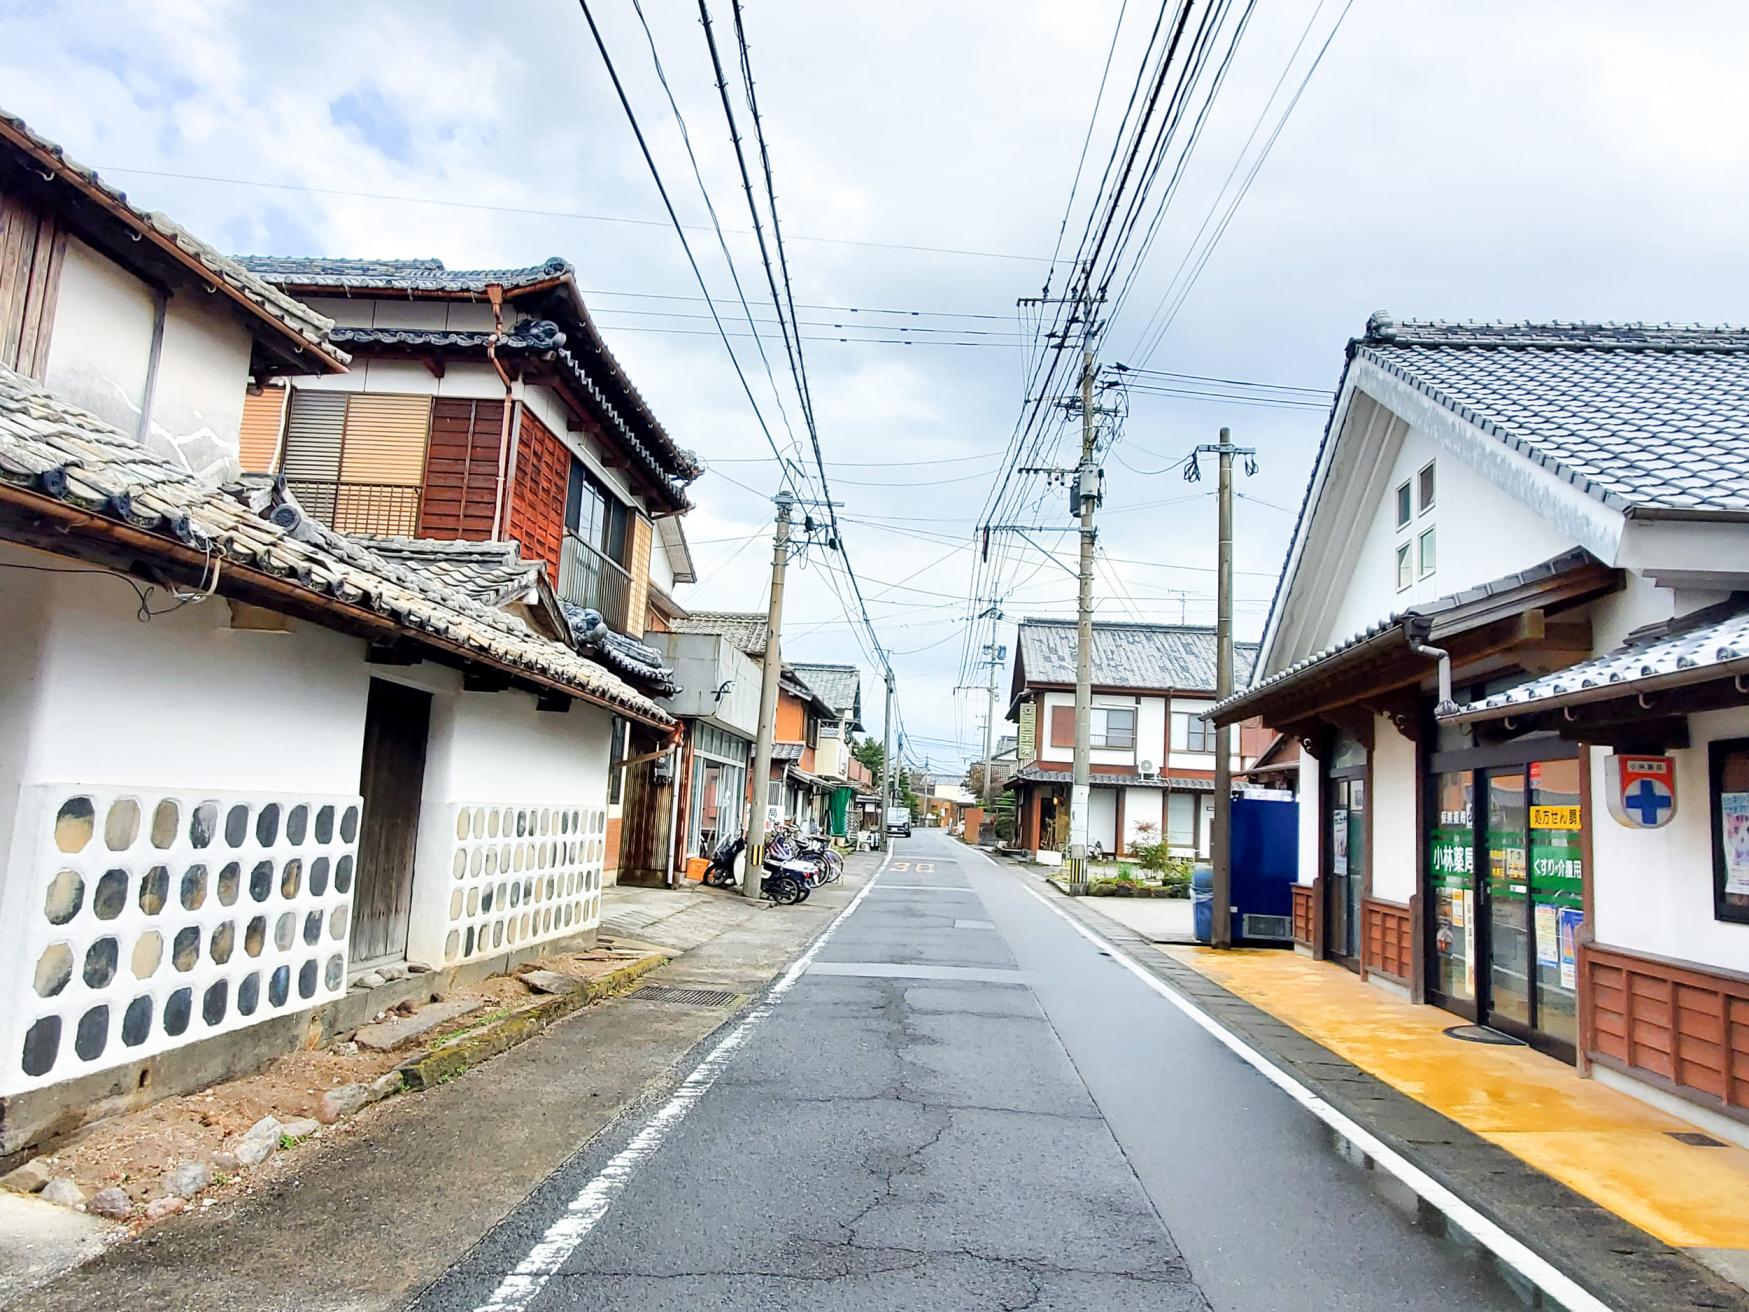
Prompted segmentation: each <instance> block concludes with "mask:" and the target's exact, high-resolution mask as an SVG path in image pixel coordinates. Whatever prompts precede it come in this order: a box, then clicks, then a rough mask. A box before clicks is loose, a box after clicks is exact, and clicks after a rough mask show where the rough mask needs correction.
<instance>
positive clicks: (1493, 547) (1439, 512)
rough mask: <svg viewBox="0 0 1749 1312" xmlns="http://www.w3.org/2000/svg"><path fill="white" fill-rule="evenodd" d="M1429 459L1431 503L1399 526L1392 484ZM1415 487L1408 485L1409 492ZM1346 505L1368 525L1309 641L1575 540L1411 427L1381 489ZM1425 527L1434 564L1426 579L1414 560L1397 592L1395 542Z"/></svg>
mask: <svg viewBox="0 0 1749 1312" xmlns="http://www.w3.org/2000/svg"><path fill="white" fill-rule="evenodd" d="M1429 461H1433V462H1434V463H1435V468H1436V471H1437V472H1436V481H1437V489H1436V495H1435V498H1434V506H1433V508H1432V509H1430V510H1428V511H1427V512H1426V513H1421V512H1419V511H1417V512H1416V513H1415V514H1414V515H1413V516H1412V517H1411V519H1410V521H1409V524H1408V527H1406V528H1402V529H1399V528H1398V527H1397V526H1396V490H1397V486H1398V485H1399V484H1401V483H1403V482H1409V483H1411V484H1413V482H1414V480H1415V478H1416V476H1417V475H1418V474H1419V472H1420V471H1421V469H1422V467H1423V466H1425V465H1426V464H1427V463H1428V462H1429ZM1415 495H1416V492H1415V489H1414V488H1413V487H1412V488H1411V497H1414V496H1415ZM1352 513H1354V514H1357V515H1359V516H1362V517H1364V518H1365V519H1366V520H1367V521H1368V524H1369V526H1368V528H1367V531H1366V536H1365V537H1364V538H1363V539H1362V541H1361V545H1360V549H1359V552H1358V554H1357V555H1356V557H1355V562H1354V568H1353V572H1352V573H1351V574H1350V576H1349V580H1348V586H1347V588H1346V589H1345V590H1344V591H1343V595H1342V599H1341V601H1340V602H1339V603H1338V604H1337V606H1336V608H1335V611H1334V615H1333V618H1332V620H1331V622H1330V624H1329V626H1328V627H1327V628H1326V630H1325V631H1324V632H1323V633H1322V634H1321V635H1320V636H1319V638H1318V640H1317V641H1316V642H1315V643H1314V644H1313V645H1314V647H1315V648H1321V647H1323V646H1326V645H1328V644H1330V643H1332V642H1337V641H1340V640H1342V639H1343V638H1347V637H1349V636H1351V635H1353V634H1355V633H1358V632H1360V631H1361V630H1363V629H1365V628H1367V627H1368V626H1369V625H1371V624H1373V623H1375V622H1376V621H1378V620H1381V619H1383V618H1384V617H1385V616H1386V615H1389V614H1390V613H1391V612H1392V611H1397V610H1402V609H1404V608H1405V607H1407V606H1412V605H1414V604H1416V603H1418V602H1425V601H1432V600H1433V599H1434V598H1436V597H1442V596H1445V595H1446V594H1448V593H1452V592H1456V591H1458V590H1460V589H1462V588H1467V587H1471V586H1473V585H1475V584H1478V583H1485V582H1488V581H1489V580H1491V579H1497V578H1499V577H1501V576H1502V575H1505V574H1509V573H1511V572H1512V571H1514V570H1519V569H1524V568H1525V567H1527V566H1529V565H1534V564H1537V563H1538V562H1540V561H1544V560H1547V559H1549V558H1550V557H1551V556H1555V555H1558V554H1559V553H1560V552H1563V551H1565V550H1567V549H1568V548H1569V547H1572V546H1575V545H1577V542H1576V539H1574V538H1573V537H1572V536H1571V535H1570V534H1568V533H1565V532H1563V531H1562V530H1561V529H1559V528H1557V527H1556V526H1555V525H1553V524H1551V523H1549V522H1548V521H1547V520H1545V519H1542V518H1540V517H1539V516H1538V515H1537V514H1536V513H1535V512H1533V511H1532V510H1531V509H1530V508H1529V507H1528V506H1526V505H1525V504H1524V503H1523V502H1521V501H1519V500H1517V499H1516V498H1515V497H1513V496H1512V495H1511V494H1510V493H1509V492H1507V491H1505V490H1503V489H1502V488H1501V487H1499V486H1498V485H1496V484H1495V483H1493V482H1491V481H1489V480H1488V479H1487V478H1485V477H1484V476H1483V475H1482V474H1481V473H1480V472H1478V471H1477V470H1476V469H1475V468H1473V467H1472V466H1471V465H1470V464H1469V463H1468V462H1467V461H1465V460H1463V459H1461V458H1460V457H1459V456H1458V455H1456V454H1455V453H1453V452H1451V451H1449V450H1447V449H1446V448H1445V447H1444V446H1442V445H1441V444H1440V443H1438V442H1436V441H1434V440H1433V438H1431V437H1430V436H1428V435H1427V434H1426V433H1425V432H1422V431H1419V430H1418V429H1416V428H1413V427H1412V428H1410V430H1409V432H1408V434H1407V435H1406V436H1405V437H1404V439H1403V442H1402V445H1401V446H1400V447H1399V448H1398V450H1397V453H1396V457H1395V459H1394V460H1393V461H1392V463H1391V472H1390V475H1389V477H1388V478H1387V479H1386V480H1385V482H1384V486H1383V493H1382V495H1380V496H1379V497H1377V498H1376V499H1374V500H1373V502H1372V503H1371V504H1370V505H1366V506H1357V507H1353V508H1352ZM1428 528H1437V535H1436V538H1437V547H1438V550H1437V553H1436V556H1437V568H1436V569H1435V570H1434V572H1433V573H1432V574H1431V575H1430V576H1428V577H1427V578H1425V579H1423V578H1421V577H1419V574H1420V571H1419V568H1417V569H1416V571H1415V572H1416V575H1417V577H1416V579H1415V581H1414V582H1413V583H1412V584H1410V586H1409V587H1408V588H1407V589H1405V590H1403V591H1401V592H1399V591H1398V590H1397V558H1396V551H1397V548H1398V547H1399V546H1400V545H1402V544H1403V543H1409V544H1410V545H1411V553H1410V554H1411V555H1412V556H1413V555H1414V554H1415V550H1416V546H1415V544H1416V543H1417V540H1418V539H1419V537H1420V535H1421V533H1422V532H1423V531H1424V530H1426V529H1428Z"/></svg>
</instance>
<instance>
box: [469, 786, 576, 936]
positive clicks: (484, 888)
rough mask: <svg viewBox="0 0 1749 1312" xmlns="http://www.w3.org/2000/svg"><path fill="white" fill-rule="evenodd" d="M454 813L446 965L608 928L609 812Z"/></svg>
mask: <svg viewBox="0 0 1749 1312" xmlns="http://www.w3.org/2000/svg"><path fill="white" fill-rule="evenodd" d="M450 811H451V815H452V819H453V828H452V830H451V832H453V833H454V834H455V851H454V853H453V855H452V856H451V859H450V874H451V875H452V879H451V883H450V888H449V890H448V897H447V908H446V910H447V918H446V920H445V922H444V923H445V924H446V925H447V929H446V930H445V932H444V942H443V964H445V965H450V964H452V963H454V962H458V961H468V960H472V959H474V958H477V957H484V956H490V955H491V954H493V953H495V952H502V951H504V950H505V949H506V948H511V947H517V946H525V945H527V944H530V943H537V942H540V941H542V940H545V939H556V938H563V937H566V936H568V935H571V934H577V933H580V932H582V931H583V930H586V929H589V928H591V927H593V926H596V925H599V924H600V923H601V871H602V862H603V858H604V857H605V855H606V847H607V812H606V811H605V810H603V809H601V808H599V807H566V806H522V805H516V804H507V803H503V802H478V803H471V802H462V803H456V804H453V805H452V806H451V808H450Z"/></svg>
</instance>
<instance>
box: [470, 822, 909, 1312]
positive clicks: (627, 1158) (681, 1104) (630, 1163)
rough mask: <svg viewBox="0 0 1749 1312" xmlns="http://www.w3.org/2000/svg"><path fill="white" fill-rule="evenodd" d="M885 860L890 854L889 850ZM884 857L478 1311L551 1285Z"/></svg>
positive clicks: (520, 1302) (502, 1310)
mask: <svg viewBox="0 0 1749 1312" xmlns="http://www.w3.org/2000/svg"><path fill="white" fill-rule="evenodd" d="M887 860H891V857H890V855H889V857H888V858H887ZM887 860H883V861H882V862H881V864H880V866H879V868H877V869H876V870H875V872H874V874H872V875H870V876H869V881H868V883H866V884H864V885H863V886H862V887H861V888H860V889H858V890H857V892H856V896H855V897H853V898H851V899H850V905H849V906H847V907H845V908H844V910H842V911H840V912H839V913H838V915H837V916H836V918H834V919H833V921H832V923H831V924H829V925H827V926H826V928H825V929H824V930H822V931H821V932H820V936H819V937H818V938H816V939H815V940H814V941H813V942H812V943H810V944H809V945H808V948H807V950H806V951H805V952H803V953H802V955H801V956H799V957H797V958H796V959H795V961H794V962H793V963H791V965H790V968H789V969H788V970H786V971H785V972H784V973H783V977H782V978H781V979H779V980H778V981H777V983H775V984H773V985H772V986H771V989H770V990H769V991H768V992H767V993H766V995H765V996H764V997H763V998H761V999H760V1001H759V1003H758V1005H757V1006H755V1007H754V1008H753V1010H752V1011H750V1012H748V1013H747V1015H746V1016H745V1017H743V1018H742V1020H741V1022H740V1023H739V1024H738V1025H736V1026H735V1028H734V1029H732V1030H730V1031H729V1033H728V1034H727V1035H726V1036H725V1037H724V1038H723V1039H722V1040H721V1041H720V1042H719V1043H718V1044H717V1046H716V1047H714V1048H712V1049H711V1050H710V1052H709V1053H708V1054H707V1055H706V1056H705V1059H704V1060H703V1061H701V1062H699V1064H698V1065H697V1066H695V1067H693V1069H692V1072H691V1074H689V1075H688V1076H687V1077H686V1078H685V1079H684V1080H682V1081H681V1082H680V1087H679V1088H678V1089H676V1090H675V1091H674V1093H673V1095H672V1096H671V1097H670V1098H669V1099H668V1101H667V1102H665V1103H663V1104H662V1106H661V1107H659V1108H657V1109H656V1111H655V1113H654V1114H653V1115H652V1116H651V1117H650V1119H649V1120H647V1121H645V1122H644V1124H643V1126H642V1128H640V1129H639V1130H638V1132H637V1133H636V1134H635V1135H633V1136H632V1139H631V1142H630V1143H628V1144H627V1145H626V1146H625V1147H624V1148H622V1149H620V1151H619V1152H617V1153H615V1154H614V1156H613V1158H612V1159H611V1160H610V1161H609V1162H608V1163H607V1165H606V1166H604V1167H602V1168H601V1171H600V1173H599V1174H597V1175H596V1176H595V1178H594V1179H592V1180H590V1181H589V1183H587V1184H585V1185H584V1186H583V1187H582V1188H581V1189H580V1190H578V1191H577V1195H576V1197H574V1198H572V1199H571V1201H570V1202H569V1203H568V1204H566V1207H565V1214H564V1215H563V1216H561V1217H560V1218H559V1219H558V1220H557V1221H554V1222H553V1223H552V1225H550V1226H548V1227H547V1231H546V1233H545V1234H544V1235H542V1236H541V1238H540V1242H539V1243H537V1244H535V1246H534V1247H533V1248H531V1249H529V1250H528V1256H527V1257H525V1258H523V1259H522V1261H521V1262H519V1263H517V1265H516V1269H515V1270H514V1271H512V1272H510V1273H509V1274H508V1275H506V1276H505V1277H504V1278H503V1279H502V1280H501V1281H499V1282H498V1287H497V1288H496V1289H494V1290H493V1291H492V1296H491V1297H490V1298H488V1299H487V1300H486V1301H485V1302H484V1303H481V1304H479V1305H478V1306H477V1307H476V1308H475V1310H474V1312H523V1310H524V1309H525V1308H527V1307H528V1305H529V1303H531V1302H532V1301H533V1300H534V1298H535V1297H536V1295H538V1294H539V1293H540V1291H541V1290H542V1289H544V1288H546V1284H547V1282H548V1281H549V1280H551V1279H552V1278H553V1277H554V1276H555V1275H557V1274H558V1273H559V1270H560V1269H561V1268H562V1267H563V1266H564V1265H565V1263H566V1262H567V1261H569V1260H570V1257H571V1254H572V1253H574V1252H576V1251H577V1247H578V1245H579V1244H581V1243H582V1242H583V1240H584V1238H585V1237H586V1236H587V1235H588V1234H589V1232H590V1231H591V1230H593V1229H594V1228H595V1227H596V1225H597V1223H599V1222H600V1220H601V1218H602V1217H604V1216H606V1215H607V1211H608V1209H609V1208H610V1207H612V1206H613V1203H614V1200H615V1199H616V1198H618V1197H619V1195H620V1194H621V1193H623V1192H624V1191H625V1187H626V1186H627V1185H628V1184H630V1183H631V1180H632V1177H633V1176H634V1175H636V1174H637V1173H638V1168H639V1167H641V1166H642V1165H643V1164H644V1163H645V1162H647V1161H648V1160H649V1159H650V1158H651V1157H654V1156H655V1155H656V1153H657V1152H659V1151H660V1150H661V1148H662V1144H663V1143H664V1141H666V1140H667V1138H668V1136H669V1135H670V1134H672V1133H673V1131H674V1127H675V1126H677V1125H679V1124H680V1123H681V1122H682V1121H683V1120H685V1119H686V1115H687V1113H688V1112H690V1111H691V1110H692V1109H693V1107H694V1106H696V1105H697V1103H698V1100H699V1099H700V1098H702V1097H704V1095H705V1094H706V1093H707V1092H708V1091H709V1090H710V1087H711V1086H712V1085H713V1084H715V1083H716V1082H717V1078H718V1076H720V1075H721V1074H722V1073H723V1068H724V1067H725V1066H726V1065H728V1062H729V1059H730V1058H731V1057H733V1056H734V1055H735V1053H736V1052H737V1051H739V1049H740V1048H741V1047H742V1046H743V1045H744V1044H745V1043H746V1042H747V1040H748V1038H750V1037H751V1036H752V1033H753V1031H754V1030H755V1029H757V1028H758V1027H759V1026H760V1024H762V1023H763V1022H764V1021H765V1019H766V1018H767V1017H768V1016H770V1015H771V1013H772V1011H773V1009H775V1008H776V1006H777V1004H778V1003H779V1002H780V1001H782V1000H783V995H784V994H786V993H788V992H789V990H790V989H791V988H792V987H793V986H794V984H795V982H796V981H797V980H798V979H800V978H801V977H802V976H803V975H804V974H806V973H807V970H808V967H809V966H811V965H812V964H813V962H814V958H815V957H816V956H818V955H819V953H820V950H821V949H822V948H824V947H825V946H826V943H827V941H828V940H829V939H831V937H832V935H833V934H835V933H837V932H838V927H839V926H840V925H842V924H843V923H844V922H845V921H846V920H848V919H849V918H850V915H851V913H852V912H854V911H855V910H856V909H857V907H859V906H861V905H862V900H863V898H865V897H867V896H868V895H869V891H870V890H871V889H873V888H874V886H875V882H876V881H877V880H878V879H879V878H880V877H881V875H882V874H883V873H884V872H885V870H886V868H887Z"/></svg>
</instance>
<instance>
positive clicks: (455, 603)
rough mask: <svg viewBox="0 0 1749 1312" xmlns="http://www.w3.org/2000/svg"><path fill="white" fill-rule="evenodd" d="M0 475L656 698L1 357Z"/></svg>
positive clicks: (379, 610) (590, 691)
mask: <svg viewBox="0 0 1749 1312" xmlns="http://www.w3.org/2000/svg"><path fill="white" fill-rule="evenodd" d="M0 482H4V483H6V484H9V485H11V486H13V487H16V488H23V489H26V490H28V491H29V492H31V493H32V494H34V495H35V496H37V497H40V498H41V499H42V501H43V502H44V503H52V502H62V503H65V504H67V505H70V506H73V507H76V508H78V509H80V510H84V511H88V512H91V513H93V514H95V515H98V516H100V517H104V518H107V519H108V520H110V521H113V522H115V523H118V524H125V525H127V526H129V527H131V528H134V529H137V530H142V531H144V532H147V533H151V534H154V535H157V536H158V538H159V539H160V540H161V541H162V543H163V546H164V548H165V550H166V552H169V551H171V550H173V549H175V548H178V547H183V548H192V549H193V550H196V551H202V552H206V553H208V554H209V555H210V556H212V557H214V558H215V559H216V560H217V561H220V562H223V563H224V564H225V565H228V566H230V567H231V568H230V569H228V570H224V571H223V574H224V576H225V578H226V579H227V582H228V581H229V579H231V578H235V577H237V574H238V572H239V571H242V570H251V571H256V572H258V573H259V574H263V575H267V576H270V577H271V578H273V579H277V580H279V581H280V582H281V584H282V585H283V586H287V587H291V588H295V589H298V590H300V591H301V592H302V593H303V594H305V595H306V596H307V599H308V601H309V602H310V604H311V605H312V607H315V608H318V609H320V610H323V611H333V610H335V609H337V608H339V607H349V608H354V609H355V610H365V611H370V612H372V613H374V614H375V615H377V616H380V617H382V618H383V619H385V620H387V621H389V622H390V623H392V624H393V625H395V626H396V627H397V628H398V629H399V630H401V631H402V632H403V633H404V634H405V635H406V636H407V637H408V638H410V639H412V640H414V641H424V642H427V643H430V644H433V645H436V646H438V647H441V648H445V649H448V650H451V651H455V652H457V653H459V654H464V655H466V656H469V657H471V658H473V659H476V660H480V661H483V662H485V663H487V664H491V665H495V666H497V667H499V668H501V669H505V670H507V671H510V672H513V673H521V674H524V675H527V676H531V677H533V678H535V679H536V680H537V681H538V682H542V683H547V684H550V685H553V686H557V687H562V688H563V689H564V690H565V691H567V692H570V693H573V694H574V695H576V696H581V697H584V698H587V699H589V700H592V701H597V702H603V703H606V704H609V705H612V706H614V707H617V708H619V709H621V710H624V711H625V712H627V713H628V714H630V715H634V716H636V717H638V718H640V719H643V720H646V721H648V722H651V723H654V724H661V725H666V724H671V723H672V722H673V721H672V718H671V717H670V716H669V714H668V713H667V712H666V711H664V710H663V709H662V708H661V707H660V706H658V705H656V703H655V702H653V701H651V700H650V699H649V698H647V697H645V696H643V695H642V694H641V693H639V692H637V691H636V690H635V689H633V688H632V687H630V686H629V685H628V684H626V683H625V681H624V680H622V679H620V678H619V677H618V676H617V675H615V674H613V673H612V672H611V671H609V670H607V669H604V668H603V667H602V666H600V665H598V664H596V663H595V662H594V661H590V660H586V659H584V658H583V657H582V656H579V655H578V654H577V653H576V652H575V651H573V650H571V648H569V647H567V646H564V645H563V644H561V643H557V642H552V641H549V640H548V639H545V638H542V637H539V636H538V635H536V634H534V633H532V632H530V630H529V629H528V628H527V627H526V626H524V625H523V624H522V623H521V622H520V621H518V620H516V619H514V618H513V617H511V616H509V615H506V614H504V613H502V612H501V611H498V610H496V609H494V608H492V607H490V606H487V605H484V604H483V603H481V602H479V601H477V600H475V599H474V598H473V597H471V596H469V595H467V594H466V593H464V592H461V591H458V590H457V589H455V588H452V587H446V586H444V585H443V584H441V583H439V582H437V581H436V580H434V579H432V578H431V577H429V576H428V575H426V574H425V573H423V572H421V571H419V570H416V569H410V568H408V567H406V566H405V565H402V564H400V563H398V562H396V561H393V560H390V559H389V558H388V557H386V556H383V555H379V554H378V553H376V552H375V551H372V550H371V549H370V548H369V547H367V546H366V545H365V544H364V543H362V542H360V541H355V540H354V539H352V538H349V537H347V536H345V535H343V534H340V533H335V532H333V531H331V530H329V529H327V528H325V527H324V526H323V525H322V524H320V523H319V522H317V521H316V520H314V519H312V518H311V517H309V516H307V515H305V514H303V513H302V512H301V510H300V509H299V508H298V506H297V504H296V502H295V501H294V500H292V499H291V498H289V497H286V496H284V495H282V494H275V493H273V492H271V491H269V490H264V489H261V488H260V487H259V485H257V486H256V487H254V488H250V487H245V486H243V485H236V484H234V485H231V486H229V487H225V488H211V487H208V486H206V485H205V484H203V483H201V482H199V481H198V480H196V479H195V478H193V477H192V476H190V475H189V474H187V473H186V472H184V471H182V470H180V469H178V468H176V467H175V466H173V465H171V464H170V463H169V462H167V461H165V460H163V459H161V458H160V457H158V456H156V455H154V454H152V453H151V452H150V451H148V450H146V449H145V448H144V447H142V446H141V445H140V444H139V443H138V442H137V441H135V440H134V439H133V438H132V437H129V436H128V435H127V434H125V433H122V432H120V431H118V430H117V429H114V428H111V427H109V426H108V425H107V424H105V423H103V422H102V421H101V420H99V419H97V418H96V417H95V416H93V415H91V414H89V413H87V412H86V411H84V410H80V409H78V408H77V407H75V406H70V405H68V404H66V403H65V402H63V401H61V400H59V399H58V398H56V397H54V396H52V395H50V394H49V393H48V392H46V391H44V390H43V388H41V387H40V386H39V385H37V384H36V383H34V382H32V381H31V380H29V379H27V378H24V377H22V376H21V375H19V374H16V373H14V372H13V371H11V370H10V369H5V368H0Z"/></svg>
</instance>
